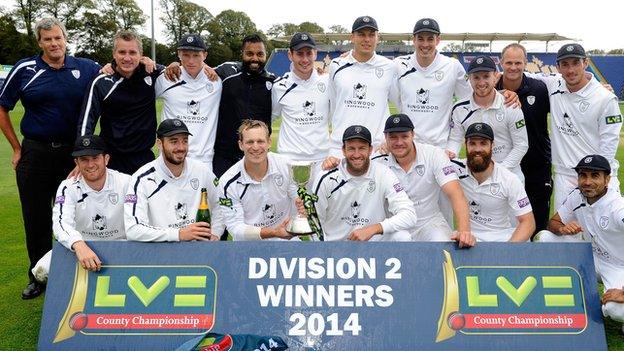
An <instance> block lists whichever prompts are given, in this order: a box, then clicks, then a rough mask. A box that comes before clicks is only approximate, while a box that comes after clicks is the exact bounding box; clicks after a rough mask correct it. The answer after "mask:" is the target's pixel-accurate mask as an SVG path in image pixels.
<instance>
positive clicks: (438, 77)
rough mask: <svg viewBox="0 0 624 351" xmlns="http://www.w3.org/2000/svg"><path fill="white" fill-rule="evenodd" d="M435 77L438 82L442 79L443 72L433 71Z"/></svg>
mask: <svg viewBox="0 0 624 351" xmlns="http://www.w3.org/2000/svg"><path fill="white" fill-rule="evenodd" d="M435 79H436V80H437V81H438V82H439V81H441V80H442V79H444V72H442V71H436V73H435Z"/></svg>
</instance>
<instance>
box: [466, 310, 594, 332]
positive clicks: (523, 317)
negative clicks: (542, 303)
mask: <svg viewBox="0 0 624 351" xmlns="http://www.w3.org/2000/svg"><path fill="white" fill-rule="evenodd" d="M464 318H465V321H466V322H465V325H464V329H583V328H585V326H586V325H587V317H586V316H585V315H584V314H557V313H551V314H489V313H483V314H477V313H475V314H465V315H464Z"/></svg>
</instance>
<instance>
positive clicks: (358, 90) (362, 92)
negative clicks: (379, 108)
mask: <svg viewBox="0 0 624 351" xmlns="http://www.w3.org/2000/svg"><path fill="white" fill-rule="evenodd" d="M366 90H367V86H366V84H362V83H359V82H358V83H356V84H354V85H353V91H352V94H351V98H350V99H345V101H344V103H345V105H347V107H351V108H365V109H369V108H371V107H374V106H375V102H373V101H368V100H367V99H366Z"/></svg>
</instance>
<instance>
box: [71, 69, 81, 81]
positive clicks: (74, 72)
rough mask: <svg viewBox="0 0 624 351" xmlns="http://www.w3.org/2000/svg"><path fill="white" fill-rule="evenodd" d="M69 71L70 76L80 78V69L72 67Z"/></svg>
mask: <svg viewBox="0 0 624 351" xmlns="http://www.w3.org/2000/svg"><path fill="white" fill-rule="evenodd" d="M71 73H72V76H74V78H76V79H78V78H80V71H79V70H77V69H74V70H72V71H71Z"/></svg>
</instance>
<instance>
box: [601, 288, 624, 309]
mask: <svg viewBox="0 0 624 351" xmlns="http://www.w3.org/2000/svg"><path fill="white" fill-rule="evenodd" d="M600 302H602V304H603V305H604V304H606V303H607V302H619V303H624V287H622V289H609V290H607V291H605V293H604V294H603V295H602V298H601V299H600Z"/></svg>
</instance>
